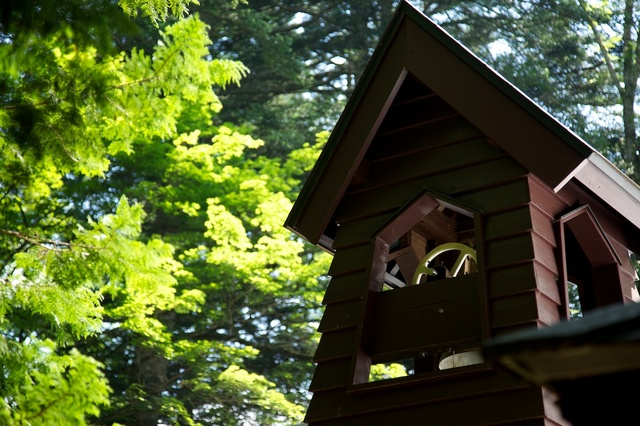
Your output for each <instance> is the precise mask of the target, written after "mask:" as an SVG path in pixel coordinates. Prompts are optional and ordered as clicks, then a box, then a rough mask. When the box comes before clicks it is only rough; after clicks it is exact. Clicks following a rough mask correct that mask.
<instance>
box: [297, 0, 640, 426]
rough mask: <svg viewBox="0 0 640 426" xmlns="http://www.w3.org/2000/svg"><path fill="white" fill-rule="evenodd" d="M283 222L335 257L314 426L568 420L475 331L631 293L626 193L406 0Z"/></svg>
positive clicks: (543, 320) (629, 195)
mask: <svg viewBox="0 0 640 426" xmlns="http://www.w3.org/2000/svg"><path fill="white" fill-rule="evenodd" d="M551 152H553V153H554V155H549V153H551ZM285 226H286V227H287V228H288V229H290V230H292V231H293V232H295V233H297V234H298V235H300V236H302V237H303V238H305V239H307V240H308V241H310V242H311V243H313V244H316V245H318V246H320V247H322V248H323V249H325V250H327V251H329V252H331V253H332V254H333V256H334V259H333V262H332V264H331V267H330V269H329V271H328V274H329V275H330V276H331V280H330V283H329V285H328V287H327V290H326V293H325V296H324V300H323V305H324V315H323V318H322V320H321V322H320V324H319V327H318V331H319V332H320V333H321V339H320V343H319V345H318V348H317V351H316V354H315V357H314V362H315V363H316V372H315V375H314V378H313V380H312V383H311V387H310V391H311V392H312V393H313V398H312V400H311V403H310V406H309V408H308V411H307V415H306V418H305V422H306V423H308V424H310V425H331V426H339V425H361V424H372V425H374V424H375V425H387V424H388V425H394V426H395V425H397V424H429V425H452V424H455V425H485V424H521V425H527V426H531V425H540V426H543V425H544V426H549V425H563V424H568V423H567V421H566V420H565V419H564V418H563V417H562V414H561V413H560V411H559V410H558V407H557V406H556V404H555V398H556V396H555V395H554V394H553V393H551V392H550V391H548V390H546V389H545V388H544V387H541V386H537V385H535V384H531V383H529V382H527V381H525V380H523V379H522V378H520V377H518V376H516V375H514V374H513V373H512V372H511V371H509V370H507V369H505V368H503V367H502V366H501V365H498V364H496V363H494V362H493V361H492V360H490V359H485V358H483V356H482V351H481V347H482V344H483V342H486V341H487V340H489V339H492V338H495V337H497V336H501V335H505V334H508V333H511V332H514V331H517V330H523V329H534V328H543V327H546V326H549V325H553V324H556V323H558V322H561V321H563V320H567V319H568V318H569V317H570V316H571V313H572V312H573V311H574V310H575V301H576V300H579V301H580V304H581V309H582V310H583V311H585V312H588V311H589V310H594V309H597V308H599V307H601V306H604V305H608V304H613V303H616V302H620V303H630V302H634V301H636V300H637V299H638V293H637V290H636V286H635V282H634V280H635V272H634V263H633V261H632V259H631V257H630V256H632V255H633V253H639V252H640V246H639V244H640V188H638V186H637V185H635V184H634V183H633V182H632V181H631V180H629V179H628V178H627V177H625V176H624V175H623V174H622V173H620V171H619V170H617V169H616V168H615V167H614V166H613V165H612V164H611V163H610V162H608V161H607V160H606V159H604V158H603V157H602V156H601V155H600V154H598V153H597V152H595V151H594V150H593V149H592V148H591V147H590V146H589V145H588V144H587V143H585V142H584V141H583V140H581V139H579V138H578V137H577V136H576V135H575V134H573V133H572V132H570V131H569V130H568V129H566V128H565V127H563V126H562V125H561V124H560V123H558V122H557V121H556V120H554V119H553V118H552V117H550V116H549V115H548V114H547V113H546V112H544V111H543V110H542V109H541V108H539V107H538V106H537V105H536V104H534V103H533V102H532V101H531V100H530V99H529V98H527V97H526V96H524V95H523V94H522V93H521V92H520V91H518V90H517V89H516V88H515V87H513V86H512V85H511V84H509V83H508V82H507V81H506V80H505V79H504V78H502V77H501V76H500V75H498V74H497V73H495V72H494V71H493V70H492V69H490V68H489V67H488V66H487V65H486V64H484V63H483V62H482V61H480V60H479V59H478V58H476V57H475V56H473V54H471V53H470V52H469V51H468V50H467V49H466V48H464V46H462V45H460V44H459V43H458V42H457V41H456V40H454V39H453V38H451V37H450V36H449V35H448V34H447V33H445V32H444V31H443V30H442V29H441V28H440V27H438V26H437V25H436V24H435V23H433V22H432V21H430V20H429V19H428V18H427V17H426V16H424V15H423V14H422V13H420V12H419V11H417V10H416V9H414V8H413V7H412V6H411V5H409V4H408V3H406V2H401V4H400V5H399V6H398V9H397V11H396V13H395V15H394V18H393V20H392V22H391V23H390V24H389V26H388V28H387V30H386V31H385V33H384V35H383V36H382V38H381V40H380V42H379V44H378V47H377V49H376V51H375V53H374V55H373V56H372V58H371V60H370V63H369V65H368V66H367V68H366V70H365V72H364V74H363V76H362V78H361V80H360V82H359V84H358V86H357V87H356V90H355V92H354V94H353V96H352V97H351V99H350V100H349V102H348V104H347V106H346V108H345V111H344V112H343V114H342V116H341V118H340V120H339V121H338V123H337V124H336V126H335V129H334V131H333V133H332V134H331V137H330V138H329V140H328V142H327V145H326V147H325V148H324V150H323V152H322V154H321V156H320V158H319V159H318V161H317V163H316V166H315V168H314V169H313V170H312V172H311V174H310V176H309V178H308V180H307V182H306V183H305V185H304V187H303V189H302V191H301V193H300V196H299V198H298V200H297V201H296V203H295V205H294V207H293V209H292V210H291V213H290V215H289V217H288V219H287V221H286V223H285ZM575 295H577V296H578V297H577V299H576V297H575Z"/></svg>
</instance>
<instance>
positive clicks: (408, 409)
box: [307, 376, 545, 426]
mask: <svg viewBox="0 0 640 426" xmlns="http://www.w3.org/2000/svg"><path fill="white" fill-rule="evenodd" d="M504 379H505V377H504V376H503V377H501V378H500V380H486V379H485V380H484V381H481V382H480V383H481V384H483V385H484V386H483V387H482V388H480V387H476V389H474V386H473V384H469V386H468V388H467V389H468V391H469V392H470V393H472V392H473V391H474V390H476V393H475V394H472V395H473V397H470V396H471V395H467V398H460V397H459V396H458V395H459V394H458V393H459V392H460V391H461V389H460V386H459V383H458V384H457V386H452V389H451V392H447V391H446V390H442V389H438V390H437V391H435V392H434V389H429V386H421V387H420V388H415V387H414V388H408V389H404V390H403V389H397V390H396V389H394V391H393V392H386V393H385V392H373V393H368V394H362V395H344V394H341V393H339V392H336V393H333V394H332V393H329V392H327V393H325V395H324V396H325V398H324V399H325V400H323V399H319V400H318V401H316V402H312V404H311V406H310V407H309V411H308V416H307V421H309V417H315V418H317V419H318V420H317V421H314V422H313V423H312V424H313V425H327V426H347V425H354V424H358V425H376V426H382V425H388V426H397V425H400V424H402V425H429V426H438V425H442V426H450V425H456V426H465V425H469V426H471V425H486V424H500V425H503V424H518V425H521V426H522V425H540V426H542V425H545V422H544V421H545V420H544V417H545V407H544V405H543V397H542V395H541V390H540V389H539V388H533V387H522V386H518V385H517V384H515V383H514V382H513V381H511V385H512V386H508V381H507V380H504ZM472 380H473V379H472V378H470V381H472ZM498 382H500V383H501V384H502V386H503V387H504V388H505V389H508V391H505V392H491V390H490V387H494V388H495V387H500V386H498ZM369 401H375V403H371V402H369ZM488 407H493V408H491V409H488ZM316 416H317V417H316ZM399 419H402V420H401V421H399ZM516 419H517V420H516Z"/></svg>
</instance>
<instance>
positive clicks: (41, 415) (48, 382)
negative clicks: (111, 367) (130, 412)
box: [0, 321, 110, 426]
mask: <svg viewBox="0 0 640 426" xmlns="http://www.w3.org/2000/svg"><path fill="white" fill-rule="evenodd" d="M3 322H4V321H3ZM0 349H1V350H0V358H1V360H2V362H1V363H0V365H1V367H0V368H1V370H2V376H1V377H2V380H1V382H0V383H1V385H2V396H3V398H2V400H1V401H0V420H1V421H2V424H3V425H7V426H11V425H16V426H17V425H21V426H22V425H34V426H35V425H43V426H44V425H51V424H73V425H85V424H88V423H87V422H86V418H85V416H86V415H87V414H89V415H94V416H96V415H99V414H100V411H99V409H98V407H99V406H105V405H108V403H109V399H108V396H109V393H110V389H109V386H108V384H107V380H106V378H105V377H104V375H103V373H102V372H101V371H100V368H101V367H102V366H101V365H100V363H98V362H96V361H95V360H94V359H92V358H90V357H87V356H84V355H82V354H80V353H79V352H78V351H77V350H76V349H71V350H70V351H69V352H67V353H64V354H57V353H56V345H55V343H54V342H52V341H50V340H39V339H38V338H37V337H35V336H32V337H30V338H28V339H26V340H25V341H24V342H23V343H17V342H15V341H13V340H12V339H9V338H7V337H5V336H3V337H2V340H1V344H0Z"/></svg>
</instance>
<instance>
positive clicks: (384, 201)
mask: <svg viewBox="0 0 640 426" xmlns="http://www.w3.org/2000/svg"><path fill="white" fill-rule="evenodd" d="M392 109H393V107H392ZM444 123H449V124H451V125H454V127H451V130H450V132H447V131H446V127H445V126H444ZM419 127H420V129H421V132H418V131H417V130H416V128H413V127H412V128H408V129H404V128H403V129H396V130H394V131H392V130H391V129H390V128H389V127H388V126H387V127H386V128H385V132H386V134H385V135H384V136H380V137H376V138H374V141H373V142H372V146H371V150H370V152H368V153H367V155H366V157H367V158H366V159H367V161H368V164H367V173H368V174H366V173H363V174H362V175H360V176H359V179H358V181H357V182H356V183H353V184H352V185H351V186H350V187H349V188H348V189H347V191H346V193H345V196H344V197H343V199H342V201H341V203H340V204H339V205H338V206H337V209H336V213H335V215H334V218H335V220H336V221H337V223H338V224H339V226H338V228H337V232H336V235H335V239H334V247H333V248H334V249H335V258H334V261H333V263H332V266H331V269H330V275H331V276H332V279H331V282H330V283H329V287H328V289H327V293H326V295H325V299H324V303H325V305H326V307H325V314H324V316H323V319H322V321H321V324H320V328H319V330H320V332H321V333H322V337H321V340H320V344H319V346H318V350H317V353H316V356H315V358H314V361H315V362H316V363H317V369H316V374H315V375H314V378H313V381H312V385H311V390H312V392H314V395H313V398H312V402H311V405H310V408H309V411H308V413H307V421H308V422H309V423H310V424H312V425H317V424H324V423H325V421H326V422H327V423H326V424H333V423H334V422H337V423H335V424H342V421H343V420H340V419H342V418H343V417H344V416H346V415H349V416H351V420H349V421H346V420H345V421H346V423H344V424H349V422H353V421H354V420H353V419H354V418H357V422H360V421H363V422H365V423H366V421H367V420H366V419H367V417H368V414H366V413H368V412H371V411H372V410H377V411H379V412H378V413H377V414H376V417H375V418H376V419H382V418H387V417H388V419H389V421H390V422H391V419H393V418H394V416H395V414H394V411H393V410H395V409H397V408H398V407H400V406H403V405H404V403H400V402H398V401H397V400H396V399H395V398H392V400H391V401H387V402H386V403H384V404H383V403H381V401H380V400H381V399H388V396H389V395H390V394H391V393H392V394H394V395H396V393H398V392H400V393H405V394H406V397H407V398H408V400H411V398H417V399H416V400H415V402H414V404H417V403H418V402H420V401H422V403H424V404H426V405H424V406H421V408H419V409H418V408H415V410H416V411H415V413H416V416H427V417H426V418H429V422H430V423H429V424H437V417H435V418H432V417H431V416H437V414H435V413H436V412H439V410H445V411H443V413H445V412H446V413H448V411H447V409H446V408H438V407H444V406H447V404H444V405H443V404H442V403H441V402H438V404H427V402H429V401H431V402H434V401H440V399H439V398H442V395H444V394H446V393H447V392H449V393H450V398H453V399H454V400H455V401H456V403H455V404H451V405H450V409H454V408H453V407H457V406H459V407H467V408H465V409H464V410H469V409H470V408H469V407H473V406H476V405H477V404H480V401H483V400H485V399H487V398H489V399H490V400H491V401H492V402H490V403H492V404H495V405H496V406H503V405H504V404H508V401H509V400H510V398H515V397H514V396H513V394H512V391H513V389H514V387H515V388H517V387H518V386H525V385H524V384H523V383H522V382H518V381H517V380H510V381H504V380H496V379H495V374H498V373H497V372H496V371H494V370H491V369H489V370H490V371H491V372H490V373H487V372H485V373H482V371H476V372H474V373H472V374H470V373H468V374H467V375H466V376H465V375H464V372H454V373H452V372H446V373H445V372H435V373H429V374H430V375H431V376H432V377H431V378H427V379H425V376H424V375H416V376H415V377H412V378H409V379H408V380H409V381H411V380H416V381H418V382H422V381H424V380H426V382H424V384H423V385H420V389H422V388H423V387H424V389H425V390H424V391H423V392H422V391H418V388H416V387H411V386H410V387H405V384H403V382H402V381H400V382H394V381H393V380H391V381H388V383H384V382H375V383H364V384H361V385H354V377H353V375H354V370H353V368H354V365H356V356H357V353H358V350H359V349H358V348H359V347H362V346H364V345H366V344H367V342H369V343H370V344H371V346H367V347H368V351H369V356H373V357H374V358H379V359H384V358H385V356H387V355H393V356H395V355H402V352H403V351H404V350H409V352H411V351H413V350H415V349H416V348H417V347H409V346H411V345H412V344H413V343H412V344H407V342H406V341H404V340H402V336H410V335H409V334H407V333H406V332H403V333H396V334H394V327H410V329H413V330H415V329H417V328H419V327H420V324H423V323H426V324H423V327H427V328H428V327H429V326H433V325H434V323H435V321H434V320H433V319H432V320H430V321H423V320H425V318H426V317H425V318H422V319H420V318H419V319H418V320H416V321H413V320H411V319H406V318H405V319H403V318H404V316H406V315H405V314H409V315H410V313H403V312H399V311H398V310H397V309H396V308H393V309H391V308H389V309H387V308H386V304H385V303H382V304H380V305H377V307H376V308H373V309H375V311H374V312H372V313H369V314H367V313H366V309H367V303H374V299H372V294H371V292H370V286H371V283H370V280H371V279H374V278H375V275H376V274H375V272H373V271H372V267H373V262H374V258H375V257H376V256H377V255H374V250H375V247H374V245H373V242H372V238H373V237H374V235H375V233H376V232H377V231H379V230H380V227H381V226H382V225H383V224H385V223H387V221H388V220H390V219H391V218H392V217H393V216H394V215H396V214H397V212H398V211H400V210H401V209H403V207H405V206H406V205H407V203H408V202H409V201H410V200H412V199H414V197H415V196H416V194H418V193H419V192H420V191H422V190H425V189H427V190H433V191H437V192H439V193H445V194H447V195H450V196H451V198H453V199H456V200H460V202H461V203H463V204H465V205H468V206H469V207H470V208H477V209H479V210H482V211H483V214H482V224H483V225H482V228H483V229H486V231H487V233H486V241H485V240H483V238H482V237H480V236H478V241H479V242H480V243H481V244H482V247H479V248H478V250H479V252H481V253H482V254H483V256H484V259H483V264H484V265H485V266H486V267H487V271H488V273H487V286H488V290H489V293H488V295H489V296H488V297H487V296H486V295H479V294H478V293H471V294H475V296H474V300H473V301H471V302H469V303H471V305H469V304H467V305H465V306H467V308H466V310H467V311H469V312H473V311H474V310H475V312H476V314H474V315H475V317H476V318H477V322H476V323H471V326H472V330H471V331H469V332H468V333H467V334H468V335H467V334H465V336H464V338H471V337H477V338H478V339H481V338H486V337H489V335H490V334H491V333H494V332H497V333H499V332H500V331H501V330H503V329H504V328H508V327H514V326H519V327H522V326H524V325H532V324H533V325H536V324H538V323H539V322H540V321H541V322H542V323H546V322H549V321H551V320H552V319H550V318H549V315H547V314H546V313H547V312H550V311H551V310H552V309H553V308H554V307H555V306H557V304H558V303H559V300H560V299H559V295H558V291H557V288H556V287H554V284H555V280H554V271H555V268H556V266H555V263H552V262H551V261H552V259H553V247H554V236H553V232H552V230H551V228H550V227H549V225H546V226H545V225H544V224H543V223H544V221H543V220H542V218H543V217H544V216H545V214H544V212H541V211H540V209H539V208H538V207H537V206H536V205H533V204H532V203H531V199H530V188H529V183H530V178H531V177H530V176H529V175H528V173H527V172H526V170H524V169H523V168H522V166H520V165H519V164H518V163H516V162H515V161H513V160H512V159H510V158H509V157H507V156H505V154H504V152H502V151H500V150H499V149H497V148H496V146H495V145H494V144H492V143H491V141H489V140H488V139H487V138H485V137H483V136H482V135H478V133H477V131H476V130H474V129H473V127H472V126H469V125H468V123H467V124H465V123H464V121H461V120H460V118H459V117H456V118H453V117H449V118H446V119H442V120H438V121H436V122H433V123H428V124H424V123H423V124H421V126H419ZM436 128H437V130H436ZM429 129H432V131H429ZM460 129H463V131H461V130H460ZM392 133H393V136H394V139H395V138H397V140H398V141H402V143H399V144H397V146H395V148H396V149H395V150H390V149H387V144H389V143H392V142H391V141H392V140H393V139H390V135H391V134H392ZM424 135H430V136H429V138H426V139H425V137H424ZM436 135H437V137H436ZM416 138H418V139H419V141H416ZM383 142H384V143H383ZM400 147H404V148H406V149H407V152H403V151H402V150H401V149H400ZM536 224H538V225H536ZM537 257H539V258H540V259H537ZM383 261H384V259H383ZM527 274H528V275H527ZM534 274H537V275H534ZM524 276H526V278H524V279H522V278H523V277H524ZM536 277H539V278H541V279H542V280H543V281H544V286H543V290H542V291H541V290H540V289H539V288H538V285H537V284H538V283H537V282H536ZM494 280H495V282H494ZM479 289H480V287H479ZM404 290H407V289H401V290H394V291H398V293H396V295H397V296H398V297H399V298H404V297H403V295H402V294H401V293H400V292H401V291H404ZM409 290H414V289H409ZM415 290H422V289H420V288H416V289H415ZM394 291H390V292H384V293H381V294H380V295H381V296H384V297H385V300H386V299H392V298H394V297H395V296H394V295H393V294H392V293H393V292H394ZM482 291H483V292H484V291H485V290H484V287H482ZM406 294H407V295H408V293H406ZM389 295H391V296H389ZM407 297H408V296H407ZM483 298H486V302H485V303H486V304H487V306H488V307H489V312H488V315H487V318H484V319H483V318H481V316H482V315H481V314H480V313H479V312H484V308H482V309H480V306H481V305H482V303H483V302H482V299H483ZM376 300H377V299H376ZM472 306H473V307H472ZM478 309H479V311H478ZM387 311H389V312H387ZM541 311H542V312H543V313H545V314H544V315H542V319H541V316H540V312H541ZM367 315H370V316H371V319H367V318H368V317H367ZM403 315H404V316H403ZM388 316H391V317H394V318H387V317H388ZM368 321H373V322H372V323H369V322H368ZM365 323H366V324H371V325H370V326H371V327H372V328H371V329H372V330H377V331H378V332H379V335H378V336H376V338H375V339H373V340H371V341H370V340H369V338H370V337H371V336H368V335H366V327H367V325H366V324H365ZM418 323H420V324H418ZM483 324H488V327H489V328H488V329H486V330H488V333H489V334H487V331H485V332H482V330H483V327H484V326H483ZM440 328H441V327H440ZM363 330H364V331H363ZM397 330H400V328H398V329H397ZM492 330H493V331H492ZM363 333H365V334H364V335H363ZM472 335H473V336H472ZM396 337H398V338H400V340H398V339H397V338H396ZM461 339H462V338H461ZM427 340H428V339H427ZM454 340H455V339H454ZM394 342H395V343H394ZM430 344H431V343H430V341H418V342H417V343H415V345H418V346H420V345H423V346H429V345H430ZM394 359H395V358H394ZM348 366H349V367H348ZM441 373H445V374H441ZM469 374H470V375H469ZM463 377H464V378H463ZM469 380H471V382H469ZM472 383H477V384H478V386H479V390H478V391H477V392H471V393H470V386H471V384H472ZM515 383H518V384H517V385H516V384H515ZM372 388H380V389H381V390H380V398H372V393H371V392H374V393H375V392H377V391H374V390H371V389H372ZM359 389H360V390H359ZM367 389H368V390H367ZM384 389H386V390H384ZM480 389H484V390H480ZM362 392H364V393H366V395H367V396H366V397H365V396H364V394H363V395H362V396H360V394H361V393H362ZM516 393H517V392H516ZM383 394H384V395H386V397H384V398H383V396H382V395H383ZM410 395H415V396H413V397H412V396H410ZM427 395H432V396H427ZM430 398H431V399H430ZM408 400H407V401H408ZM393 401H396V402H395V403H394V402H393ZM336 404H338V405H336ZM407 404H408V403H407ZM529 404H535V405H536V406H537V411H536V414H535V416H534V417H536V419H538V420H535V421H534V423H536V422H538V421H539V424H541V425H543V424H545V422H547V421H548V419H547V420H544V403H543V401H542V399H541V398H540V399H537V400H534V401H530V402H529ZM385 407H386V408H385ZM338 410H339V411H340V412H338ZM385 410H389V411H385ZM406 410H409V411H411V410H414V408H407V409H406ZM406 410H405V409H403V412H402V416H403V419H405V414H406V415H409V416H411V414H407V412H406ZM434 410H435V411H434ZM456 410H458V409H457V408H456ZM485 411H486V410H485ZM526 412H527V410H526V409H524V408H523V409H522V410H519V411H518V412H517V413H516V412H514V413H511V414H505V413H502V414H501V416H503V417H500V420H499V421H505V422H507V423H508V422H517V421H525V420H524V417H526V416H525V414H524V413H526ZM418 413H420V414H418ZM469 413H472V411H469ZM451 415H455V414H452V413H449V414H446V416H451ZM532 415H533V414H532ZM353 416H355V417H353ZM509 416H512V417H509ZM360 417H361V418H360ZM474 417H475V415H474V414H469V419H473V418H474ZM422 418H423V419H424V417H422ZM331 419H333V420H331ZM433 419H435V420H434V421H435V422H436V423H432V421H433ZM476 420H477V419H476ZM403 421H404V420H403ZM469 421H471V420H469ZM527 421H528V420H527ZM394 423H395V422H394ZM350 424H353V423H350ZM375 424H381V423H375ZM448 424H451V423H448ZM460 424H465V423H460ZM469 424H479V423H469Z"/></svg>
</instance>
